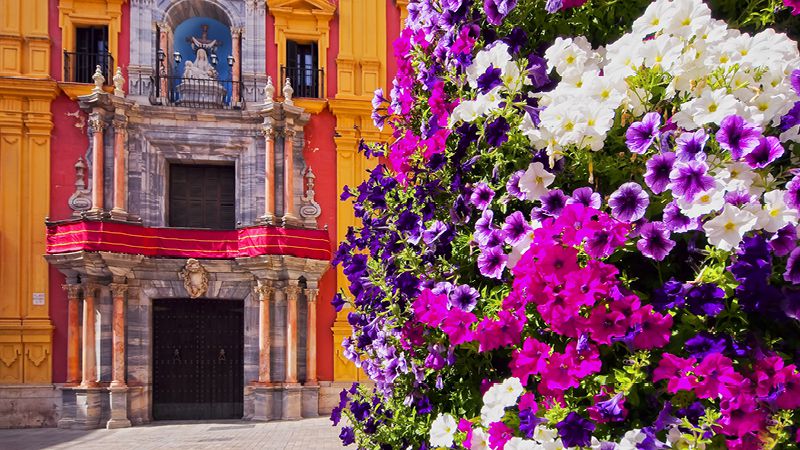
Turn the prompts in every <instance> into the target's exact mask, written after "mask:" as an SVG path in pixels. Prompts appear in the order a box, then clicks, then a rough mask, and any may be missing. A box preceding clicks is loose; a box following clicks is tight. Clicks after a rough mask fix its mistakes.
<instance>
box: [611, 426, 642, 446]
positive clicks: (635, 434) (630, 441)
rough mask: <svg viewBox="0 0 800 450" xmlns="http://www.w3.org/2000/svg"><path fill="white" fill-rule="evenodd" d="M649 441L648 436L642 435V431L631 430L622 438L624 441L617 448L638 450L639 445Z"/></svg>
mask: <svg viewBox="0 0 800 450" xmlns="http://www.w3.org/2000/svg"><path fill="white" fill-rule="evenodd" d="M645 439H647V435H646V434H644V433H642V430H639V429H636V430H630V431H628V432H626V433H625V436H623V437H622V440H621V441H619V445H618V446H617V449H618V450H636V449H637V448H639V447H638V445H639V444H641V443H642V442H644V440H645Z"/></svg>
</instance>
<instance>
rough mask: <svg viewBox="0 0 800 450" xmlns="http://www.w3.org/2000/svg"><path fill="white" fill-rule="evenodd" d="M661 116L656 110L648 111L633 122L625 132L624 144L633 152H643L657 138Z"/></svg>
mask: <svg viewBox="0 0 800 450" xmlns="http://www.w3.org/2000/svg"><path fill="white" fill-rule="evenodd" d="M660 126H661V116H660V115H659V114H658V113H657V112H649V113H647V114H645V115H644V117H642V120H641V121H640V122H634V123H633V124H632V125H631V126H630V127H628V131H626V132H625V144H626V145H627V146H628V149H629V150H630V151H631V152H633V153H638V154H640V155H641V154H643V153H644V152H646V151H647V149H648V148H650V146H651V145H653V142H654V141H655V140H656V139H658V137H659V132H658V128H659V127H660Z"/></svg>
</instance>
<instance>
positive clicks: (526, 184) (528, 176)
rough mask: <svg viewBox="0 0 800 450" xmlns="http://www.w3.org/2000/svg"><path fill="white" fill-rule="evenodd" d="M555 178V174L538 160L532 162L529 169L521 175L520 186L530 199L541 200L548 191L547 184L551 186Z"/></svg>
mask: <svg viewBox="0 0 800 450" xmlns="http://www.w3.org/2000/svg"><path fill="white" fill-rule="evenodd" d="M555 179H556V177H555V175H553V174H552V173H550V172H548V171H547V170H546V169H545V167H544V164H542V163H540V162H539V161H536V162H533V163H531V164H530V165H529V166H528V170H526V171H525V173H524V174H522V177H520V179H519V187H520V190H522V192H523V193H525V194H526V196H527V198H528V200H539V199H540V198H541V197H542V196H543V195H544V194H546V193H547V186H550V185H551V184H552V183H553V181H554V180H555Z"/></svg>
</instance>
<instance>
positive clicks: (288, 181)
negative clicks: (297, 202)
mask: <svg viewBox="0 0 800 450" xmlns="http://www.w3.org/2000/svg"><path fill="white" fill-rule="evenodd" d="M294 135H295V132H294V130H293V129H292V128H291V125H290V124H287V125H286V138H284V140H283V153H284V163H283V225H284V226H286V225H297V224H299V223H300V221H299V219H298V218H297V214H296V213H295V209H294Z"/></svg>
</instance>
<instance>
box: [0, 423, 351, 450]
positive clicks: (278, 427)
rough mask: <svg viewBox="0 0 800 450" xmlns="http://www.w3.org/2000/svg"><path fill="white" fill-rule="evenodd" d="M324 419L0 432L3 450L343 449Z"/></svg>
mask: <svg viewBox="0 0 800 450" xmlns="http://www.w3.org/2000/svg"><path fill="white" fill-rule="evenodd" d="M338 434H339V428H338V427H332V426H331V422H330V420H329V419H328V418H325V417H321V418H317V419H305V420H299V421H296V422H267V423H263V422H258V423H256V422H243V421H214V422H156V423H153V424H150V425H144V426H137V427H132V428H120V429H116V430H105V429H100V430H86V431H79V430H60V429H56V428H36V429H30V428H29V429H16V430H0V449H2V450H40V449H81V450H117V449H119V450H127V449H136V450H140V449H141V450H155V449H170V450H171V449H192V450H195V449H225V450H228V449H258V450H289V449H303V450H334V449H342V448H343V447H342V445H341V443H340V441H339V437H338Z"/></svg>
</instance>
